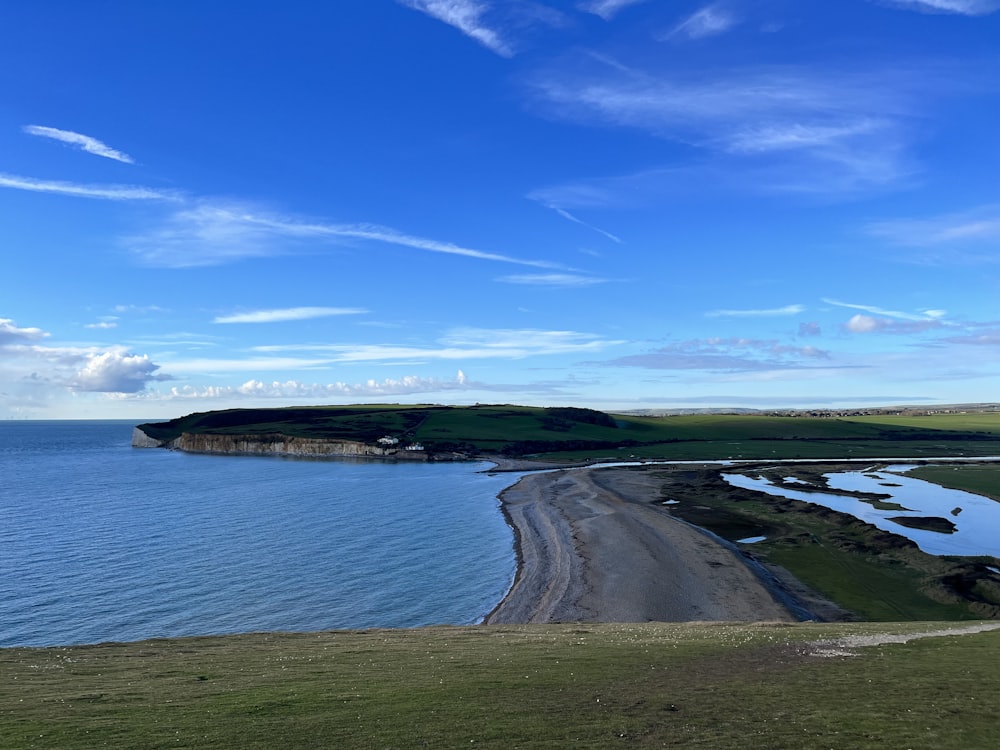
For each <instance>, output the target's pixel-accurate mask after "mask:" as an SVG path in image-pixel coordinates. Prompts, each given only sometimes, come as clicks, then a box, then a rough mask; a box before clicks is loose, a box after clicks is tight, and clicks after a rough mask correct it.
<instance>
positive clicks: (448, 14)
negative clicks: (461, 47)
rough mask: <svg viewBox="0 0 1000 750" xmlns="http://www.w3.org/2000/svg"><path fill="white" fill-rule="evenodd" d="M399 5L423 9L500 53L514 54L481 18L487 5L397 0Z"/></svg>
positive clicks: (468, 0)
mask: <svg viewBox="0 0 1000 750" xmlns="http://www.w3.org/2000/svg"><path fill="white" fill-rule="evenodd" d="M397 2H399V3H400V4H401V5H405V6H406V7H408V8H413V9H414V10H418V11H420V12H421V13H426V14H427V15H428V16H431V17H432V18H436V19H437V20H439V21H442V22H444V23H446V24H448V25H449V26H454V27H455V28H456V29H458V30H459V31H461V32H462V33H463V34H465V35H466V36H468V37H470V38H471V39H474V40H476V41H477V42H479V43H480V44H481V45H483V46H484V47H486V48H487V49H488V50H490V51H492V52H495V53H496V54H498V55H500V56H501V57H511V56H512V55H513V54H514V51H513V49H512V48H511V46H510V45H509V44H508V43H507V42H506V41H505V40H504V39H503V38H502V37H501V36H500V34H499V33H498V32H497V31H496V30H495V29H492V28H490V27H489V26H488V25H486V23H485V22H484V21H483V16H484V15H485V14H486V12H487V11H488V10H489V9H490V5H489V4H488V3H485V2H479V1H478V0H397Z"/></svg>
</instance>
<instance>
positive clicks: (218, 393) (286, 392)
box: [169, 370, 471, 399]
mask: <svg viewBox="0 0 1000 750" xmlns="http://www.w3.org/2000/svg"><path fill="white" fill-rule="evenodd" d="M469 387H471V386H470V384H469V382H468V379H467V378H466V377H465V374H464V373H463V372H462V371H461V370H459V371H458V375H457V376H456V378H455V379H454V380H441V379H439V378H422V377H417V376H414V375H407V376H404V377H401V378H385V379H383V380H375V379H371V380H366V381H364V382H361V383H346V382H336V383H304V382H301V381H298V380H285V381H277V380H274V381H271V382H264V381H262V380H248V381H247V382H245V383H243V384H242V385H239V386H202V387H193V386H181V387H174V388H171V389H170V392H169V393H170V396H171V397H173V398H178V399H222V398H254V399H315V398H350V397H377V396H403V395H409V394H414V393H439V392H442V391H459V390H466V389H467V388H469Z"/></svg>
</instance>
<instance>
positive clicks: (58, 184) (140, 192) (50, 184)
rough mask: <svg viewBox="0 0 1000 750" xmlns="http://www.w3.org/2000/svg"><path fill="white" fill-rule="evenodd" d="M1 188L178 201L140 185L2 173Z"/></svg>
mask: <svg viewBox="0 0 1000 750" xmlns="http://www.w3.org/2000/svg"><path fill="white" fill-rule="evenodd" d="M0 187H6V188H13V189H15V190H28V191H30V192H34V193H55V194H57V195H69V196H73V197H75V198H100V199H103V200H111V201H178V200H181V197H180V195H179V194H178V193H176V192H170V191H164V190H155V189H152V188H147V187H142V186H140V185H86V184H80V183H75V182H63V181H60V180H37V179H35V178H33V177H19V176H17V175H12V174H4V173H2V172H0Z"/></svg>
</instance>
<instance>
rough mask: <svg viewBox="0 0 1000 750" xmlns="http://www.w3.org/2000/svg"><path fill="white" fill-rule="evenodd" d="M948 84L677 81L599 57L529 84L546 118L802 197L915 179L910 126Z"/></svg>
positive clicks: (726, 77)
mask: <svg viewBox="0 0 1000 750" xmlns="http://www.w3.org/2000/svg"><path fill="white" fill-rule="evenodd" d="M585 62H586V61H585V60H583V61H581V63H585ZM943 79H944V76H940V75H935V71H934V70H932V69H926V70H923V71H920V73H919V74H918V72H917V71H913V70H906V69H902V68H900V69H898V70H891V69H882V70H878V71H858V72H845V71H842V70H838V71H832V70H831V71H820V70H813V69H810V68H806V67H797V66H771V67H766V68H757V69H738V68H733V69H724V70H710V69H705V68H701V69H699V70H698V71H697V72H695V73H687V74H678V73H676V72H663V73H660V72H656V71H644V70H638V69H629V68H627V67H625V66H623V65H622V64H620V63H615V64H610V63H607V62H606V61H603V60H597V64H596V66H594V65H592V66H590V67H589V68H588V66H586V65H585V64H581V65H577V66H573V67H570V66H567V65H561V66H559V67H553V68H550V69H549V70H548V71H546V72H543V73H540V74H537V75H536V76H534V77H533V78H532V79H531V80H530V81H529V84H530V85H531V86H532V88H533V91H534V93H535V94H536V99H535V101H536V104H537V105H538V106H539V107H540V108H541V110H542V111H543V112H544V113H545V114H548V115H550V116H556V117H560V118H563V119H566V120H570V121H573V122H576V123H579V124H598V125H614V126H618V127H623V128H634V129H638V130H641V131H644V132H646V133H649V134H651V135H654V136H656V137H659V138H664V139H667V140H672V141H677V142H680V143H684V144H687V145H690V146H694V147H697V148H700V149H703V150H704V151H705V152H706V153H707V154H709V155H711V156H712V157H714V158H715V159H716V160H717V162H718V163H717V164H715V165H714V166H715V168H716V171H717V172H718V173H720V174H722V175H723V176H725V175H727V174H732V173H734V172H738V173H740V174H742V173H744V172H747V171H751V172H752V173H753V174H752V178H753V179H750V178H747V179H746V182H748V183H751V184H753V182H757V183H763V184H766V185H773V186H775V187H777V188H780V189H784V190H801V189H803V188H802V187H800V186H808V185H810V184H814V183H820V184H822V185H830V186H832V188H833V189H837V190H844V189H852V188H853V189H857V188H860V187H878V186H882V185H885V184H889V183H893V182H897V181H899V180H901V179H903V178H904V177H908V176H909V175H910V174H912V172H913V171H914V170H913V167H912V165H910V164H909V160H908V158H907V157H906V149H907V147H908V145H909V141H910V135H909V133H910V129H911V126H910V122H911V120H913V119H914V118H915V117H916V116H917V115H918V114H919V113H920V112H921V111H922V110H924V109H926V108H927V102H928V101H930V100H931V99H932V97H933V96H934V95H936V94H939V95H941V96H943V95H945V93H946V92H947V89H946V87H945V85H944V83H943ZM676 171H677V170H676V168H675V169H673V170H669V172H670V173H674V174H675V173H676ZM650 172H652V173H653V176H655V175H656V174H661V178H662V176H663V175H662V171H661V172H657V171H656V170H650V171H649V172H647V173H645V175H646V176H647V177H648V176H649V173H650ZM813 175H816V176H813ZM725 181H727V182H733V178H732V177H726V178H725ZM581 191H582V192H583V197H587V196H588V195H591V196H592V195H593V194H594V193H595V192H596V193H597V194H598V197H600V196H601V194H602V193H606V192H607V191H606V190H603V191H602V190H600V189H599V188H598V189H595V188H593V187H590V188H589V189H588V188H584V187H580V186H577V190H576V192H577V193H580V192H581ZM563 192H565V188H564V189H563ZM532 197H534V198H536V199H542V200H548V201H549V202H550V203H552V204H554V205H560V207H564V208H565V207H566V206H571V205H586V203H584V202H583V201H581V200H577V201H575V202H571V201H568V200H566V199H565V196H559V195H554V194H553V193H552V192H551V191H548V192H547V191H536V193H535V194H533V195H532ZM596 204H597V205H600V204H599V203H596Z"/></svg>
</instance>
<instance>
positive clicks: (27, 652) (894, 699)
mask: <svg viewBox="0 0 1000 750" xmlns="http://www.w3.org/2000/svg"><path fill="white" fill-rule="evenodd" d="M942 627H944V626H943V625H942V624H941V623H893V624H879V623H838V624H817V623H807V624H796V625H789V624H719V623H716V624H703V623H685V624H662V623H646V624H637V625H622V624H589V625H578V624H574V625H537V626H473V627H456V628H452V627H432V628H423V629H417V630H372V631H344V632H325V633H308V634H307V633H299V634H289V633H276V634H267V635H263V634H254V635H239V636H220V637H203V638H191V639H178V640H154V641H143V642H138V643H128V644H101V645H95V646H75V647H66V648H35V649H27V648H7V649H0V675H2V678H0V746H2V747H4V748H6V749H7V750H16V749H20V748H66V749H68V750H72V749H73V748H96V747H117V748H132V747H142V748H168V747H170V748H176V747H187V748H234V747H239V748H274V747H282V748H314V747H337V748H347V749H353V748H359V749H360V748H365V749H367V748H419V747H433V748H469V747H479V748H483V747H485V748H504V749H507V748H564V747H574V748H607V747H618V746H624V747H664V746H669V747H681V748H718V747H759V748H777V749H780V748H795V749H796V750H798V748H802V747H823V748H885V747H934V748H940V749H942V750H948V749H949V748H955V749H959V748H961V749H963V750H964V749H965V748H970V747H991V746H994V745H995V743H996V740H997V737H998V732H1000V730H998V729H997V727H998V726H1000V702H998V701H997V700H996V699H995V695H996V691H997V690H998V689H1000V672H998V671H997V670H996V658H997V653H998V650H1000V631H991V632H983V633H978V634H968V635H948V636H945V637H935V638H926V639H922V640H914V641H911V642H909V643H905V644H893V645H873V646H868V647H862V648H858V649H856V650H855V651H854V653H855V654H856V655H854V656H830V657H827V658H823V657H821V656H819V655H818V653H821V652H822V647H820V646H817V645H816V642H817V641H826V640H829V639H836V638H840V637H843V636H847V635H874V634H879V633H886V632H891V633H907V632H908V633H917V632H923V631H934V630H938V629H940V628H942Z"/></svg>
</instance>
